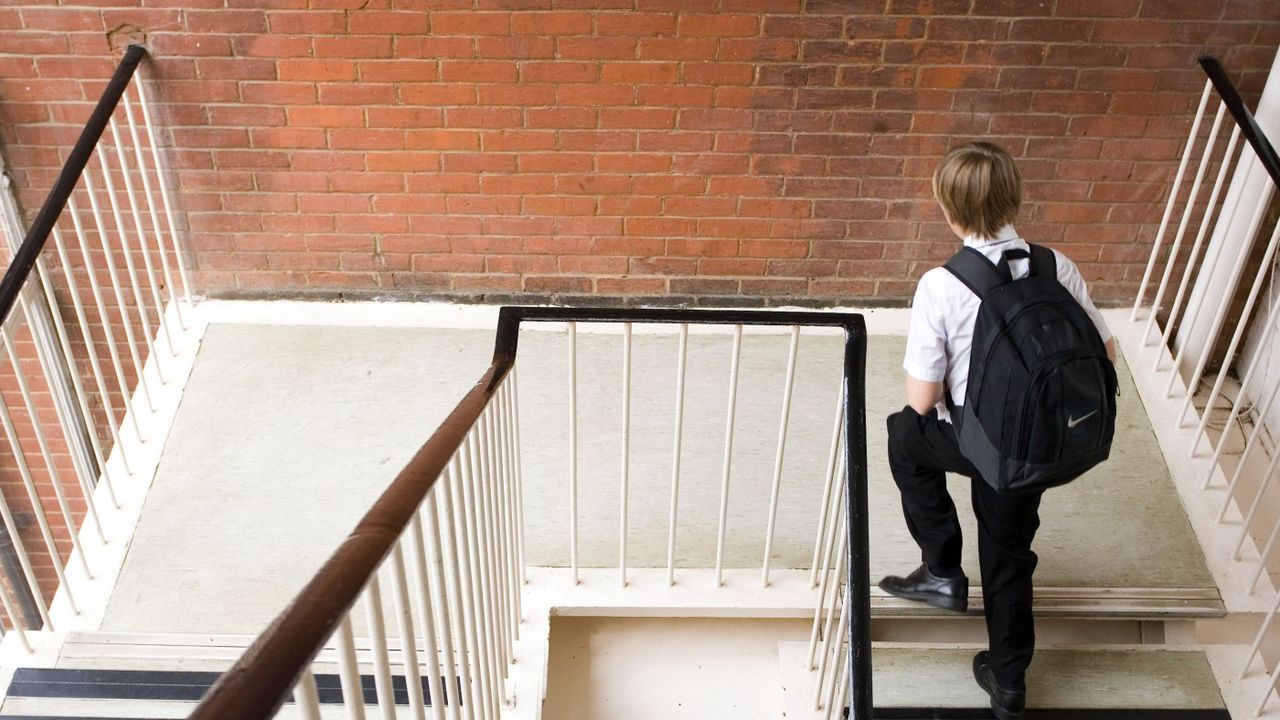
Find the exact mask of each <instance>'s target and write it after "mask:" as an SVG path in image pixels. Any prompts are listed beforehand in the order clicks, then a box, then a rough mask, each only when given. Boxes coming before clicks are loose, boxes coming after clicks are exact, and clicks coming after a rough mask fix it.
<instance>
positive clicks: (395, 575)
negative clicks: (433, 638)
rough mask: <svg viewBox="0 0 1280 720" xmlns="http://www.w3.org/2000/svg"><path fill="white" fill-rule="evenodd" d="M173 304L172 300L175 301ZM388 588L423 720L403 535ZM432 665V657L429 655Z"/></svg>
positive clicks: (414, 703) (413, 699)
mask: <svg viewBox="0 0 1280 720" xmlns="http://www.w3.org/2000/svg"><path fill="white" fill-rule="evenodd" d="M175 304H176V303H175ZM391 584H392V587H391V590H392V599H393V600H394V602H395V613H396V627H397V628H399V630H400V651H401V652H402V653H403V654H404V684H405V690H406V692H407V693H408V697H409V712H410V713H412V714H413V718H414V720H426V717H427V714H426V711H425V707H424V703H423V698H422V672H421V663H422V661H421V659H420V658H419V657H418V643H417V639H416V636H415V631H414V627H413V608H412V607H411V606H410V603H409V583H408V574H407V573H406V572H405V563H404V538H403V537H401V538H400V541H399V542H397V543H396V546H395V549H394V550H392V551H391ZM431 660H432V664H433V666H434V662H435V658H432V659H431Z"/></svg>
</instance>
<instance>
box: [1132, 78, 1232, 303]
mask: <svg viewBox="0 0 1280 720" xmlns="http://www.w3.org/2000/svg"><path fill="white" fill-rule="evenodd" d="M1212 89H1213V82H1212V81H1210V80H1205V82H1204V92H1203V93H1201V95H1200V108H1199V109H1198V110H1196V119H1195V121H1194V122H1193V123H1192V124H1191V133H1190V134H1189V135H1188V136H1187V145H1186V147H1185V148H1184V149H1183V151H1182V162H1181V163H1179V164H1178V174H1177V175H1175V176H1174V180H1173V189H1172V190H1170V191H1169V202H1168V203H1166V204H1165V208H1164V217H1163V218H1161V219H1160V230H1159V231H1157V232H1156V241H1155V243H1153V244H1152V246H1151V259H1149V260H1147V269H1146V270H1145V271H1144V272H1143V273H1142V282H1141V283H1140V284H1139V285H1138V295H1137V298H1136V299H1135V300H1134V302H1133V310H1132V311H1130V313H1129V322H1133V321H1135V320H1137V319H1138V308H1139V307H1140V306H1141V305H1142V296H1143V295H1145V294H1146V292H1147V283H1148V282H1150V281H1151V271H1152V270H1153V269H1155V266H1156V258H1158V257H1159V256H1160V245H1161V243H1163V242H1164V231H1165V229H1166V228H1168V227H1169V218H1170V217H1172V215H1173V208H1174V206H1175V205H1177V202H1178V190H1179V189H1181V187H1182V176H1183V175H1184V174H1185V173H1186V172H1187V162H1188V161H1189V160H1190V159H1191V149H1192V148H1193V147H1194V146H1195V144H1196V135H1198V134H1199V133H1200V121H1201V120H1202V119H1203V118H1204V109H1205V107H1206V106H1207V105H1208V103H1209V92H1210V91H1211V90H1212ZM1188 202H1191V201H1190V200H1189V201H1188ZM1153 312H1154V311H1153Z"/></svg>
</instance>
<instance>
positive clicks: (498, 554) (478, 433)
mask: <svg viewBox="0 0 1280 720" xmlns="http://www.w3.org/2000/svg"><path fill="white" fill-rule="evenodd" d="M488 417H489V416H488V409H487V408H486V409H485V411H484V412H482V413H481V414H480V417H479V418H477V420H476V427H475V440H476V443H477V448H478V450H479V457H480V465H479V468H480V478H481V480H482V482H483V483H484V486H485V489H486V490H487V492H488V493H489V502H490V509H491V511H492V513H493V556H494V566H495V570H496V573H495V575H494V581H495V582H494V586H495V588H496V594H497V598H496V607H497V613H498V625H497V627H496V632H497V633H498V638H499V643H500V644H501V645H502V647H503V665H504V669H505V665H506V664H507V663H509V662H510V661H511V655H510V648H511V624H510V622H509V621H508V618H509V617H511V594H510V587H509V585H510V581H511V578H510V575H509V574H508V572H507V555H506V547H505V546H506V515H505V511H504V508H503V502H502V488H501V487H500V486H499V484H498V483H497V482H494V477H495V476H494V462H493V443H492V441H491V440H490V426H489V420H488ZM504 674H505V673H504Z"/></svg>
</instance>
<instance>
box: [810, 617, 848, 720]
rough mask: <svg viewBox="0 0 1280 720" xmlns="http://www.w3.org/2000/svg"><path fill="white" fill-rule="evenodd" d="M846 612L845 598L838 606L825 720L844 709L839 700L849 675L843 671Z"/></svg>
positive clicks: (844, 666) (846, 629) (842, 695)
mask: <svg viewBox="0 0 1280 720" xmlns="http://www.w3.org/2000/svg"><path fill="white" fill-rule="evenodd" d="M848 613H849V602H848V600H847V599H846V601H845V602H844V603H843V604H842V605H841V606H840V639H839V640H838V641H837V642H836V647H835V652H836V655H837V657H836V666H835V668H834V674H833V675H832V677H831V685H830V687H831V691H830V693H829V694H828V695H827V702H826V709H825V713H826V720H834V719H835V718H837V717H839V716H840V713H842V712H843V711H844V703H843V702H841V701H842V700H843V699H844V687H845V679H846V678H847V677H849V673H847V672H845V669H846V668H847V667H848V665H849V653H847V652H844V651H843V650H844V644H845V642H846V641H847V640H848V638H849V633H848V625H847V624H846V621H845V618H846V617H847V616H848ZM818 682H819V686H821V682H822V681H821V680H819V681H818Z"/></svg>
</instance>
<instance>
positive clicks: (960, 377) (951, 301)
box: [902, 225, 1111, 421]
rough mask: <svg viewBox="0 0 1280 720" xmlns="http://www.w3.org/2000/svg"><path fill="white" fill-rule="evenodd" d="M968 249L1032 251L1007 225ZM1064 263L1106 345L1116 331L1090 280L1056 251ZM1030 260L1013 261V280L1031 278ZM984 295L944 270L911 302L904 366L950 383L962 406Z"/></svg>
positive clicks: (1062, 275)
mask: <svg viewBox="0 0 1280 720" xmlns="http://www.w3.org/2000/svg"><path fill="white" fill-rule="evenodd" d="M964 245H965V247H971V248H974V249H976V250H978V251H980V252H981V253H982V254H983V255H985V256H986V257H987V259H988V260H991V261H992V262H999V261H1000V257H1001V255H1002V254H1003V253H1004V252H1005V251H1006V250H1014V249H1022V250H1027V249H1028V247H1027V241H1026V240H1023V239H1022V238H1021V237H1019V236H1018V233H1017V231H1016V230H1014V229H1013V226H1011V225H1006V226H1005V227H1004V228H1003V229H1001V230H1000V232H999V233H997V234H996V237H994V238H991V239H988V238H981V237H978V236H976V235H970V236H969V237H966V238H965V239H964ZM1053 254H1054V255H1055V256H1056V257H1057V260H1058V282H1060V283H1062V286H1063V287H1065V288H1066V289H1067V291H1068V292H1070V293H1071V295H1072V297H1074V298H1075V299H1076V302H1078V303H1080V307H1082V308H1084V311H1085V312H1086V313H1087V314H1088V315H1089V318H1090V319H1091V320H1093V324H1094V325H1095V326H1097V328H1098V334H1100V335H1101V336H1102V341H1103V342H1106V341H1108V340H1110V339H1111V330H1110V328H1108V327H1107V323H1106V321H1104V320H1103V319H1102V315H1101V314H1100V313H1099V312H1098V308H1097V307H1095V306H1094V304H1093V301H1092V300H1090V299H1089V291H1088V289H1087V288H1086V287H1085V283H1084V278H1083V277H1081V276H1080V270H1079V269H1078V268H1077V267H1076V264H1075V263H1073V262H1071V259H1070V258H1068V257H1067V256H1066V255H1063V254H1062V253H1060V252H1058V251H1057V250H1054V251H1053ZM1029 266H1030V262H1029V261H1028V260H1014V261H1012V262H1010V263H1009V270H1010V271H1011V272H1012V273H1013V278H1014V279H1015V280H1016V279H1018V278H1021V277H1024V276H1026V274H1027V273H1028V272H1029ZM979 304H980V301H979V300H978V296H977V295H974V294H973V291H972V290H970V289H969V288H968V287H967V286H966V285H965V284H964V283H962V282H960V280H959V279H958V278H957V277H956V276H955V275H952V274H951V271H950V270H947V269H946V268H944V267H937V268H934V269H932V270H930V271H929V272H927V273H925V274H924V277H922V278H920V284H919V285H917V286H916V295H915V299H914V300H913V301H912V303H911V325H910V327H909V329H908V330H907V354H906V358H905V359H904V360H903V361H902V367H903V369H905V370H906V371H907V374H909V375H910V376H911V377H914V378H916V379H917V380H924V381H925V382H945V383H946V387H947V389H948V390H949V391H950V392H951V398H952V400H953V401H954V402H955V404H957V405H963V404H964V398H965V388H966V386H967V385H968V384H969V351H970V350H971V349H972V346H973V325H974V322H975V321H976V320H977V317H978V305H979ZM938 417H939V418H940V419H942V420H947V421H950V419H951V418H950V413H948V412H947V408H946V402H945V401H943V402H940V403H938Z"/></svg>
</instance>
